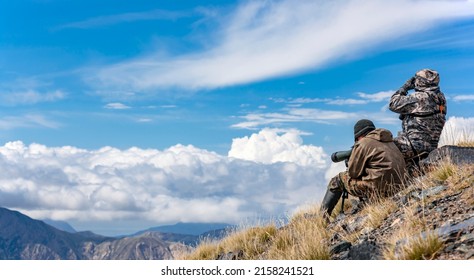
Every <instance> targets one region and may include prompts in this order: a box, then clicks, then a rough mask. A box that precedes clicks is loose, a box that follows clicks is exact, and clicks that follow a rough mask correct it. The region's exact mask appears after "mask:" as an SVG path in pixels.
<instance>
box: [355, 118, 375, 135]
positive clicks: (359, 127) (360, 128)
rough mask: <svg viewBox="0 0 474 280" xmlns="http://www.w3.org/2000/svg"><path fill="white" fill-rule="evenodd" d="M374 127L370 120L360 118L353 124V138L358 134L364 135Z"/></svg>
mask: <svg viewBox="0 0 474 280" xmlns="http://www.w3.org/2000/svg"><path fill="white" fill-rule="evenodd" d="M374 129H375V125H374V123H373V122H372V121H371V120H366V119H362V120H359V121H358V122H357V123H356V124H355V125H354V139H355V140H357V138H359V137H360V136H363V135H366V134H367V133H369V132H371V131H372V130H374Z"/></svg>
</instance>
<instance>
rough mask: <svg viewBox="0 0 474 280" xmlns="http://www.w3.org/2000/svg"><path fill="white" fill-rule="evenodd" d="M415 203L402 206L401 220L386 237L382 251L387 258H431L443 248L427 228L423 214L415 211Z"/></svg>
mask: <svg viewBox="0 0 474 280" xmlns="http://www.w3.org/2000/svg"><path fill="white" fill-rule="evenodd" d="M416 208H417V207H416V205H412V206H411V207H406V208H404V213H403V221H402V222H401V223H399V224H398V225H397V230H395V231H394V233H393V234H392V235H391V236H390V237H389V238H388V240H387V244H388V245H387V246H386V247H385V250H384V252H383V256H384V258H385V259H389V260H427V259H433V258H434V257H435V256H436V253H438V252H439V251H440V250H441V249H442V248H443V242H442V241H441V239H440V238H439V236H438V235H437V234H436V232H433V231H429V230H427V223H426V220H425V218H424V217H423V215H422V214H421V217H420V214H419V213H418V211H416V210H415V209H416Z"/></svg>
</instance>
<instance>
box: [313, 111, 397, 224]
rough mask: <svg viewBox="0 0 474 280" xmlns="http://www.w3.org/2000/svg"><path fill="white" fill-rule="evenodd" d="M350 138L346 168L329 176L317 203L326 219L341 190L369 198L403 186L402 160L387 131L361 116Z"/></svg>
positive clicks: (383, 194) (365, 199)
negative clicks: (349, 152)
mask: <svg viewBox="0 0 474 280" xmlns="http://www.w3.org/2000/svg"><path fill="white" fill-rule="evenodd" d="M354 138H355V139H354V140H355V144H354V147H353V148H352V153H351V156H350V158H349V161H348V164H347V166H348V170H347V171H344V172H341V173H339V174H338V175H337V176H335V177H334V178H332V179H331V181H330V182H329V184H328V189H327V191H326V194H325V196H324V198H323V202H322V203H321V211H322V213H323V215H324V216H325V217H326V218H328V217H329V216H330V215H331V212H332V210H333V209H334V207H335V206H336V204H337V202H338V201H339V198H340V197H341V196H342V194H343V192H344V191H347V192H348V193H349V194H351V195H353V196H356V197H359V198H361V199H362V200H364V201H369V200H372V199H377V198H381V197H386V196H390V195H392V194H393V193H394V192H395V191H397V190H398V189H400V187H401V186H402V185H403V181H404V179H405V173H406V168H405V160H404V158H403V155H402V154H401V152H400V150H399V149H398V148H397V146H395V144H394V143H393V137H392V133H391V132H390V131H389V130H386V129H383V128H378V129H376V128H375V126H374V123H373V122H372V121H370V120H365V119H363V120H359V121H358V122H357V123H356V124H355V126H354Z"/></svg>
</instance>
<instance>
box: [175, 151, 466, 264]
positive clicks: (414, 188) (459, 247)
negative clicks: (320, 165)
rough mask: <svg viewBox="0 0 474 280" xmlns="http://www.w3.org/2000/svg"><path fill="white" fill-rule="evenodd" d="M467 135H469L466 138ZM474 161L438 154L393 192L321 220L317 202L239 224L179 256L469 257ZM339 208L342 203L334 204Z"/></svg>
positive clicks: (218, 257)
mask: <svg viewBox="0 0 474 280" xmlns="http://www.w3.org/2000/svg"><path fill="white" fill-rule="evenodd" d="M471 144H472V143H470V145H471ZM473 174H474V165H473V164H469V165H462V166H456V165H453V164H451V163H449V162H442V163H440V164H439V165H437V166H436V167H434V168H433V169H432V170H429V171H427V172H426V173H425V175H424V176H420V177H417V178H414V179H411V180H410V181H409V182H408V183H407V186H406V188H405V189H404V190H403V191H402V192H400V193H398V194H397V195H395V196H394V197H391V198H386V199H381V200H379V201H377V202H376V203H372V204H369V205H366V206H365V207H363V208H362V209H361V210H360V211H358V212H357V213H355V214H348V213H350V212H351V211H352V209H351V208H352V203H351V201H350V199H349V200H346V204H345V206H347V207H346V208H345V211H344V213H346V215H338V213H337V211H336V213H334V214H333V217H332V219H331V221H330V222H329V223H328V224H326V222H325V221H323V219H321V218H320V214H319V205H312V206H309V207H308V208H307V209H305V210H302V211H300V212H299V213H297V214H295V215H294V216H293V217H291V218H290V221H289V223H288V224H287V225H286V226H284V227H281V228H278V227H277V226H276V225H275V224H268V225H263V226H258V227H252V228H246V229H240V230H237V231H234V232H232V233H230V234H229V235H228V236H227V237H226V238H225V239H223V240H221V241H218V242H209V241H203V242H202V243H201V244H200V245H199V246H198V247H197V248H196V249H195V250H194V251H193V252H192V253H189V254H186V255H184V256H182V257H181V258H182V259H189V260H200V259H209V260H214V259H243V260H254V259H255V260H256V259H264V260H271V259H277V260H278V259H280V260H281V259H285V260H314V259H318V260H321V259H408V260H412V259H470V258H474V248H473V247H474V245H473V244H474V175H473ZM336 209H340V206H337V207H336Z"/></svg>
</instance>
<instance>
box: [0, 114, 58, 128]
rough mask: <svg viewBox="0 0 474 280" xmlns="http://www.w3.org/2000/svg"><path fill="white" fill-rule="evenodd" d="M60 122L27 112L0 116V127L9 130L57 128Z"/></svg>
mask: <svg viewBox="0 0 474 280" xmlns="http://www.w3.org/2000/svg"><path fill="white" fill-rule="evenodd" d="M60 126H61V125H60V123H58V122H56V121H54V120H51V119H49V118H48V117H46V116H44V115H41V114H27V115H24V116H5V117H2V118H0V129H2V130H9V129H15V128H25V127H46V128H58V127H60Z"/></svg>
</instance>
